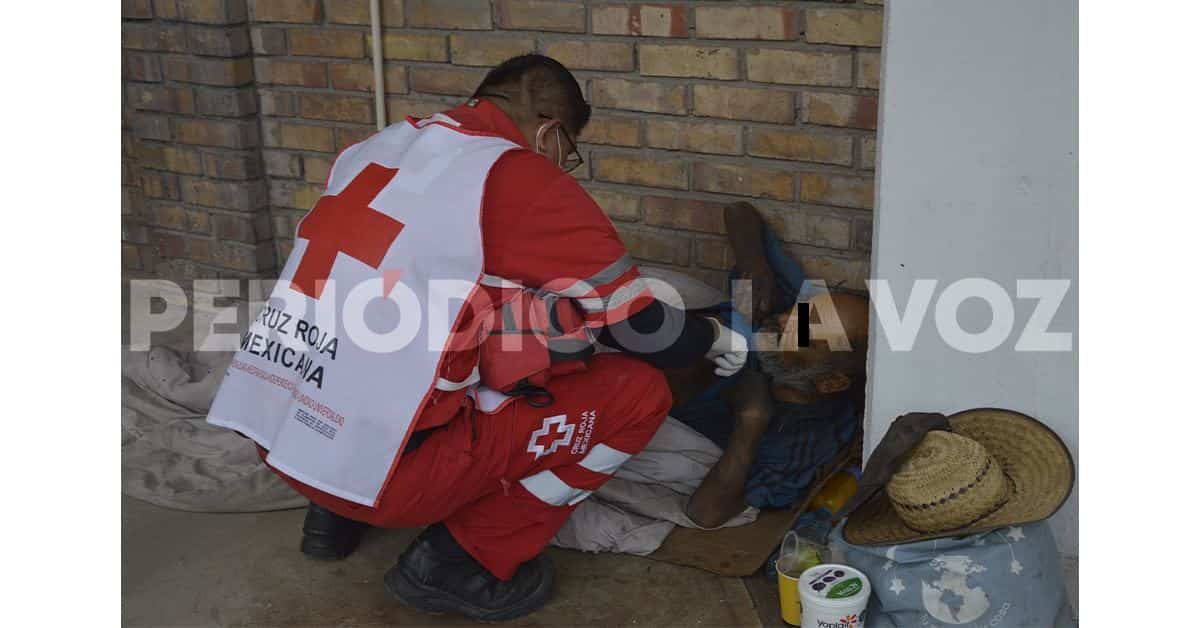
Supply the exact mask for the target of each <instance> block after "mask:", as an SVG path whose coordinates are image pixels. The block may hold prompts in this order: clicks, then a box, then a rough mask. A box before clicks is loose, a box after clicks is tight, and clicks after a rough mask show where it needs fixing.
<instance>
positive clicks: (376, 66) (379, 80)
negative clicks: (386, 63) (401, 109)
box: [371, 0, 387, 129]
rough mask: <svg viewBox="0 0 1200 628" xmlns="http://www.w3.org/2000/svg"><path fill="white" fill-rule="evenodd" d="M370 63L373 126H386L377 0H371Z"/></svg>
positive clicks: (380, 27) (381, 35)
mask: <svg viewBox="0 0 1200 628" xmlns="http://www.w3.org/2000/svg"><path fill="white" fill-rule="evenodd" d="M371 65H372V70H374V72H375V128H376V129H383V127H385V126H387V103H386V102H385V100H384V95H383V94H384V90H383V20H382V19H380V17H379V0H371Z"/></svg>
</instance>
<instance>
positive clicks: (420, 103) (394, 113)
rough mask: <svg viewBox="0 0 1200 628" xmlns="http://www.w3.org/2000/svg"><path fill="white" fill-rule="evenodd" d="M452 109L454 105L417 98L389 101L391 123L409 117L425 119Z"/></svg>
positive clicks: (390, 99) (391, 99)
mask: <svg viewBox="0 0 1200 628" xmlns="http://www.w3.org/2000/svg"><path fill="white" fill-rule="evenodd" d="M451 108H453V105H450V104H447V103H444V102H441V101H436V100H421V99H417V98H388V99H387V111H388V120H389V121H391V122H398V121H400V120H403V119H404V118H406V117H408V116H412V117H414V118H424V117H427V116H431V115H433V114H435V113H438V112H441V111H446V110H447V109H451Z"/></svg>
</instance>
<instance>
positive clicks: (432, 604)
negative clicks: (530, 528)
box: [383, 555, 554, 621]
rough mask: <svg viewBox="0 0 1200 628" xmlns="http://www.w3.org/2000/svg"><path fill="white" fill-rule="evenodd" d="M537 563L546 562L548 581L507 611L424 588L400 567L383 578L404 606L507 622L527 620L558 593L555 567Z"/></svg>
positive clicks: (541, 557)
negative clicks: (518, 619)
mask: <svg viewBox="0 0 1200 628" xmlns="http://www.w3.org/2000/svg"><path fill="white" fill-rule="evenodd" d="M534 560H538V561H543V565H544V566H543V569H544V570H545V571H544V572H543V573H545V574H546V575H545V577H543V578H542V582H541V583H540V584H539V585H538V588H537V589H535V590H534V593H533V595H531V596H529V597H528V598H526V599H525V600H523V601H522V602H521V603H520V604H518V605H516V606H512V607H509V608H503V609H496V610H492V609H485V608H480V607H478V606H475V605H474V604H471V603H470V602H468V601H466V600H463V599H461V598H458V597H456V596H454V595H453V594H451V593H449V592H447V591H443V590H441V589H435V588H433V587H430V586H426V585H424V584H421V583H420V582H416V581H414V580H412V579H411V578H409V577H408V576H407V575H406V574H405V573H404V570H403V569H401V568H400V566H399V565H395V566H393V567H392V568H391V569H389V570H388V572H387V574H385V575H384V577H383V584H384V586H385V587H387V590H388V593H391V594H392V596H393V597H395V598H396V599H397V600H400V601H401V602H403V603H404V604H406V605H408V606H411V607H413V608H416V609H418V610H422V611H425V612H427V613H435V614H440V613H458V614H460V615H464V616H466V617H468V618H470V619H474V620H477V621H507V620H510V619H517V618H518V617H524V616H525V615H528V614H530V613H532V612H534V611H536V610H537V609H539V608H541V607H542V606H545V604H546V602H547V601H549V600H550V593H551V592H552V591H553V589H554V563H553V562H552V561H551V560H550V558H549V557H547V556H544V555H542V556H538V557H537V558H535V559H534Z"/></svg>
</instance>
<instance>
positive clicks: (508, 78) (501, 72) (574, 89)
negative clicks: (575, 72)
mask: <svg viewBox="0 0 1200 628" xmlns="http://www.w3.org/2000/svg"><path fill="white" fill-rule="evenodd" d="M531 72H533V73H536V74H535V76H534V77H533V78H534V80H535V81H538V82H539V83H542V84H543V85H539V87H542V86H544V87H545V88H547V90H548V91H549V93H550V94H553V96H551V100H553V101H554V104H556V105H558V106H559V107H560V108H561V110H562V113H563V114H565V119H564V120H563V122H564V123H566V124H567V125H568V126H570V127H571V130H573V131H575V132H576V133H578V132H580V131H582V130H583V127H585V126H587V123H588V120H589V119H590V118H591V117H592V107H591V105H588V104H587V103H586V102H584V100H583V90H581V89H579V83H578V82H577V81H576V80H575V77H574V76H572V75H571V72H570V71H569V70H567V68H565V67H563V64H561V63H559V62H558V61H555V60H554V59H551V58H550V57H547V56H545V55H537V54H527V55H521V56H519V57H513V58H511V59H509V60H508V61H505V62H504V63H501V64H500V65H498V66H496V67H494V68H492V70H491V71H490V72H488V73H487V76H485V77H483V82H482V83H480V84H479V87H477V88H475V93H474V95H473V96H472V97H474V98H479V97H480V96H481V95H486V92H488V91H490V90H494V89H496V88H500V87H509V86H515V85H517V84H519V83H520V82H521V79H522V78H524V76H525V75H526V74H529V73H531Z"/></svg>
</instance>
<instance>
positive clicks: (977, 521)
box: [843, 408, 1075, 545]
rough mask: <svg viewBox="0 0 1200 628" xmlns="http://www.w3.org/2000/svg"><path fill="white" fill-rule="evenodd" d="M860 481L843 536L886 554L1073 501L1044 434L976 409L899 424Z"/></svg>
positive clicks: (1060, 456) (1004, 414)
mask: <svg viewBox="0 0 1200 628" xmlns="http://www.w3.org/2000/svg"><path fill="white" fill-rule="evenodd" d="M947 428H948V431H946V430H947ZM918 439H919V440H918ZM914 443H915V445H914ZM863 475H864V477H863V480H864V481H863V485H862V490H861V491H860V493H859V494H857V495H855V498H854V499H852V500H851V504H852V505H851V506H850V507H851V508H853V512H851V513H850V516H849V518H848V519H847V521H846V527H845V530H844V531H843V535H844V536H845V538H846V540H847V541H848V542H850V543H854V544H857V545H884V544H896V543H908V542H911V541H919V540H925V539H934V538H942V537H949V536H963V535H967V534H976V533H980V532H986V531H988V530H994V529H996V528H1002V527H1006V526H1013V525H1020V524H1023V523H1031V522H1034V521H1040V520H1042V519H1045V518H1047V517H1049V516H1050V515H1052V514H1054V513H1055V512H1056V511H1057V510H1058V509H1059V507H1061V506H1062V504H1063V502H1065V501H1066V499H1067V496H1069V495H1070V494H1071V488H1072V486H1073V485H1074V482H1075V465H1074V462H1073V461H1072V460H1071V454H1070V452H1069V451H1068V450H1067V447H1066V446H1065V445H1064V444H1063V442H1062V440H1061V439H1059V437H1058V435H1057V434H1055V433H1054V431H1053V430H1051V429H1050V428H1049V427H1047V426H1046V425H1045V424H1043V423H1041V422H1040V421H1038V420H1036V419H1034V418H1032V417H1029V416H1026V415H1024V414H1021V413H1019V412H1013V411H1011V410H999V409H994V408H980V409H976V410H966V411H964V412H959V413H958V414H955V415H952V416H950V417H949V418H948V419H947V418H946V417H943V416H941V415H936V414H910V415H905V416H903V417H901V418H899V419H897V421H896V424H893V426H892V428H891V429H889V430H888V433H887V434H886V435H885V436H884V438H883V441H882V442H881V443H880V445H879V446H878V447H877V448H876V451H875V453H874V454H872V456H871V460H870V461H868V463H867V468H866V469H865V470H864V472H863ZM872 476H874V477H873V478H872ZM881 489H882V490H881Z"/></svg>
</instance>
